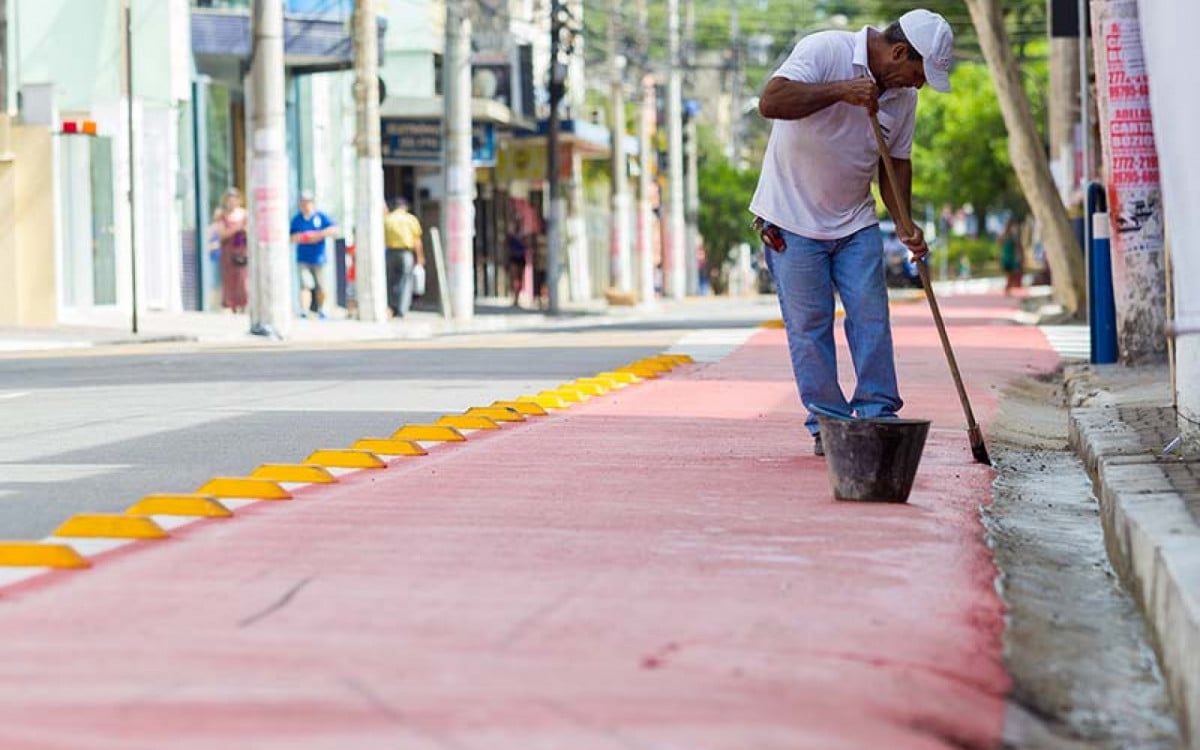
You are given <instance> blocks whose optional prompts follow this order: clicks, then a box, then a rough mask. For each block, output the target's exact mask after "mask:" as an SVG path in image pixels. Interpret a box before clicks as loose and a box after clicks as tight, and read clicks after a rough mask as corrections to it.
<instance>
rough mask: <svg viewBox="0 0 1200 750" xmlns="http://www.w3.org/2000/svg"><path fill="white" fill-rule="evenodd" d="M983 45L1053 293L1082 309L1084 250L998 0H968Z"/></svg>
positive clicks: (1071, 309) (1061, 301)
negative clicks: (1052, 170)
mask: <svg viewBox="0 0 1200 750" xmlns="http://www.w3.org/2000/svg"><path fill="white" fill-rule="evenodd" d="M966 3H967V9H968V10H969V11H970V13H971V21H972V23H974V25H975V31H976V33H978V34H979V45H980V47H981V48H982V49H983V55H984V57H985V58H986V59H987V63H988V68H989V69H990V70H991V71H992V78H993V79H994V82H995V86H996V96H997V98H998V99H999V102H1000V112H1001V113H1002V114H1003V116H1004V123H1005V126H1006V127H1007V128H1008V135H1009V153H1010V156H1011V158H1012V163H1013V169H1014V170H1015V171H1016V174H1017V179H1018V180H1019V181H1020V184H1021V189H1022V191H1023V192H1024V193H1025V199H1026V200H1027V201H1028V203H1029V207H1030V208H1031V209H1032V210H1033V214H1034V216H1036V217H1037V219H1038V222H1039V223H1040V224H1041V226H1042V239H1043V242H1044V244H1045V248H1046V260H1047V262H1048V263H1049V265H1050V273H1051V281H1052V283H1053V286H1054V297H1055V299H1056V300H1057V301H1058V303H1059V304H1061V305H1062V306H1063V309H1065V310H1066V311H1067V312H1068V313H1070V314H1072V315H1074V314H1077V313H1079V312H1080V311H1081V310H1082V308H1083V305H1084V300H1085V299H1086V291H1085V288H1084V284H1085V281H1086V279H1085V276H1084V267H1083V254H1082V253H1081V252H1080V250H1079V243H1078V241H1077V240H1076V239H1075V231H1074V229H1073V228H1072V227H1071V222H1070V220H1069V219H1068V218H1067V211H1066V208H1065V207H1064V206H1063V204H1062V200H1061V198H1059V195H1058V189H1057V188H1056V187H1055V185H1054V178H1053V177H1052V176H1051V174H1050V165H1049V163H1048V162H1047V159H1046V151H1045V148H1044V147H1043V145H1042V140H1041V138H1039V137H1038V130H1037V126H1036V125H1035V124H1034V120H1033V111H1032V110H1031V108H1030V106H1029V99H1028V97H1026V95H1025V90H1024V88H1023V87H1022V85H1021V68H1020V66H1019V65H1018V63H1017V60H1016V56H1015V55H1014V54H1013V50H1012V46H1011V45H1010V44H1009V40H1008V35H1007V34H1006V32H1005V30H1004V22H1003V19H1002V17H1001V15H1000V6H999V3H998V2H997V0H966Z"/></svg>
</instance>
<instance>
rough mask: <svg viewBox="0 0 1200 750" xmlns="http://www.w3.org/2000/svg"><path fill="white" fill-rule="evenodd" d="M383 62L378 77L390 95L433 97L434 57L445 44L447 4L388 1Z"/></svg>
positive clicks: (406, 0)
mask: <svg viewBox="0 0 1200 750" xmlns="http://www.w3.org/2000/svg"><path fill="white" fill-rule="evenodd" d="M387 5H388V8H387V21H388V27H387V33H386V34H385V36H384V41H383V48H384V61H383V66H382V67H381V68H380V70H379V75H380V77H381V78H382V79H383V82H384V84H385V85H386V86H387V93H388V96H403V97H410V96H433V94H434V90H435V81H434V68H433V55H434V53H435V52H436V53H440V52H441V51H442V47H443V44H444V41H445V15H444V14H445V4H444V3H442V2H430V0H389V2H388V4H387Z"/></svg>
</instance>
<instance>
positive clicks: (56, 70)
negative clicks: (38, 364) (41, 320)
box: [8, 0, 191, 310]
mask: <svg viewBox="0 0 1200 750" xmlns="http://www.w3.org/2000/svg"><path fill="white" fill-rule="evenodd" d="M8 2H9V8H8V10H9V18H8V28H9V45H10V46H9V51H10V56H11V59H12V62H13V65H12V70H11V71H9V76H10V77H9V85H10V91H11V92H12V96H13V97H14V99H13V102H12V103H13V105H15V97H16V92H17V91H19V90H20V88H21V86H22V85H23V84H27V83H52V84H53V85H54V88H55V91H56V94H57V103H58V109H59V111H60V112H62V113H63V114H64V116H69V117H90V118H92V119H94V120H96V123H97V126H98V130H99V132H100V133H101V134H104V135H108V136H111V137H112V139H113V162H114V163H113V176H114V183H115V184H114V186H113V198H114V201H113V202H114V208H115V218H116V232H115V234H116V241H117V273H118V305H119V306H120V307H122V308H128V307H129V306H130V304H131V300H132V284H131V282H130V280H129V269H130V266H131V259H130V250H129V248H130V244H129V239H130V238H129V205H128V201H126V200H125V195H126V191H127V185H128V147H127V144H128V135H127V131H126V127H125V121H126V116H125V112H126V107H125V104H124V88H125V78H124V60H123V57H124V52H123V47H124V34H125V30H124V25H123V18H122V14H121V4H120V1H119V0H8ZM190 18H191V16H190V6H189V2H188V0H132V13H131V20H132V34H133V50H132V57H133V90H134V101H135V110H136V111H135V116H134V124H135V136H134V140H135V158H136V159H137V165H136V166H135V170H136V171H135V192H136V199H137V200H138V203H139V205H138V206H137V207H136V211H135V216H137V221H138V226H137V240H138V242H137V249H138V265H139V268H138V279H139V282H138V290H139V303H140V306H141V307H142V308H146V307H150V308H155V309H164V310H179V309H181V307H182V300H181V298H180V288H179V287H180V272H181V269H180V260H181V247H180V239H181V238H180V226H181V217H180V210H181V203H180V201H178V200H177V198H178V196H177V192H178V180H179V163H180V159H179V148H180V143H179V117H180V110H179V103H180V102H181V101H184V100H187V99H189V98H190V97H191V88H190V81H191V38H190ZM143 113H145V117H143Z"/></svg>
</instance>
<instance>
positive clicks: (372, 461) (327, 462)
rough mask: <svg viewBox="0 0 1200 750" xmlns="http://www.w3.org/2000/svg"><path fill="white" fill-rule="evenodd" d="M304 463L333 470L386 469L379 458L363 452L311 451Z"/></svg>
mask: <svg viewBox="0 0 1200 750" xmlns="http://www.w3.org/2000/svg"><path fill="white" fill-rule="evenodd" d="M304 463H306V464H313V465H314V466H326V467H330V468H334V469H383V468H386V467H387V462H385V461H384V460H383V459H382V458H380V457H379V456H376V455H375V454H374V453H372V452H371V451H364V450H357V449H354V450H337V449H332V448H324V449H322V450H319V451H313V452H312V453H311V454H310V455H309V457H308V458H306V459H304Z"/></svg>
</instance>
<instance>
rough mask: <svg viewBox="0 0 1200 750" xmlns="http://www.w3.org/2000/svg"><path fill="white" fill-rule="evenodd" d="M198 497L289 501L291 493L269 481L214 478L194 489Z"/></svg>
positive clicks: (247, 478)
mask: <svg viewBox="0 0 1200 750" xmlns="http://www.w3.org/2000/svg"><path fill="white" fill-rule="evenodd" d="M196 493H197V494H200V495H212V496H213V497H216V498H240V499H246V500H291V499H292V493H290V492H288V491H287V490H285V489H284V488H283V487H281V486H279V483H278V482H274V481H271V480H270V479H251V478H249V477H216V478H214V479H210V480H208V481H207V482H205V483H204V484H202V485H200V487H198V488H197V489H196Z"/></svg>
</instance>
